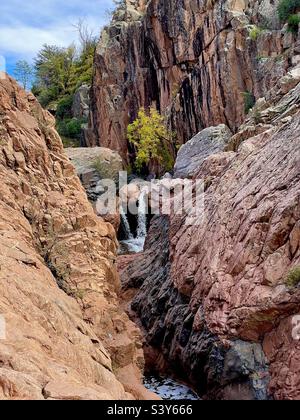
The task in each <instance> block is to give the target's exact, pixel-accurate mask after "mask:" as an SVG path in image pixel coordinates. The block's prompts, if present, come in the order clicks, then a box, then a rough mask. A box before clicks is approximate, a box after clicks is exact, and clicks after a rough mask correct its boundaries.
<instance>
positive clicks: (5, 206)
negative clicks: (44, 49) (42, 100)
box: [0, 77, 147, 399]
mask: <svg viewBox="0 0 300 420" xmlns="http://www.w3.org/2000/svg"><path fill="white" fill-rule="evenodd" d="M54 125H55V122H54V119H53V118H52V116H51V115H50V114H48V113H46V112H45V111H43V110H42V108H41V107H40V106H39V104H38V103H37V101H36V100H35V98H34V97H33V96H32V95H30V94H26V93H25V92H24V91H23V90H21V89H20V88H19V87H18V85H17V84H16V83H15V82H14V81H12V80H11V79H10V78H8V77H6V79H5V80H1V81H0V177H1V185H0V213H1V220H0V237H1V240H0V279H1V281H0V314H1V315H2V316H3V317H4V319H5V322H6V337H4V339H0V398H1V399H29V398H30V399H44V398H49V399H128V398H134V397H137V398H146V397H147V394H146V393H144V390H143V387H142V386H141V385H139V383H138V377H139V375H140V371H139V369H140V368H142V367H143V355H142V352H141V350H140V347H141V343H140V335H139V331H138V330H137V328H136V327H135V326H134V325H133V324H132V323H131V322H130V321H129V319H128V317H127V316H126V315H125V314H124V313H123V312H122V310H121V309H120V307H119V303H118V298H117V294H116V292H117V291H118V289H119V286H120V285H119V278H118V274H117V271H116V267H115V255H116V250H117V243H116V238H115V232H114V229H113V227H112V226H111V225H110V224H107V223H105V222H104V221H103V220H102V219H100V218H97V217H96V215H95V214H94V212H93V209H92V207H91V206H90V204H89V203H88V200H87V197H86V194H85V193H84V190H83V188H82V186H81V184H80V181H79V179H78V178H77V176H76V173H75V170H74V168H73V166H72V164H71V163H70V161H69V160H68V158H67V157H66V156H65V154H64V151H63V146H62V143H61V140H60V138H59V137H58V135H57V133H56V131H55V129H54ZM1 319H2V318H1ZM1 338H3V337H1ZM120 381H123V384H122V383H121V382H120ZM124 385H125V388H124ZM126 391H129V392H130V394H129V393H128V392H126Z"/></svg>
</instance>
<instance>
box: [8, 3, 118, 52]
mask: <svg viewBox="0 0 300 420" xmlns="http://www.w3.org/2000/svg"><path fill="white" fill-rule="evenodd" d="M110 7H112V0H84V1H82V0H65V1H60V0H40V1H39V3H37V2H36V1H33V0H27V1H26V2H24V0H9V1H2V2H1V3H0V54H1V55H3V56H9V57H13V58H15V59H16V60H18V59H28V60H31V59H32V58H33V57H34V56H35V55H36V53H37V52H38V51H39V49H40V48H41V47H42V45H43V44H45V43H47V44H55V45H59V46H66V45H69V44H70V43H71V42H73V41H75V40H76V37H77V35H76V30H75V29H74V27H73V26H72V25H73V24H74V23H76V22H77V21H78V19H79V18H85V20H86V22H87V23H88V25H89V27H90V28H92V29H93V30H94V32H95V34H98V33H99V32H100V29H101V27H102V26H103V24H104V23H105V10H107V9H109V8H110Z"/></svg>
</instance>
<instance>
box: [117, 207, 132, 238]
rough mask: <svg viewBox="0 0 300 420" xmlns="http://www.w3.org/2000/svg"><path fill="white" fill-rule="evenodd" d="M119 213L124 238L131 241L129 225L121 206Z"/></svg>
mask: <svg viewBox="0 0 300 420" xmlns="http://www.w3.org/2000/svg"><path fill="white" fill-rule="evenodd" d="M120 214H121V221H122V225H123V228H124V232H125V234H126V240H130V241H131V240H132V239H133V234H132V233H131V230H130V225H129V222H128V219H127V216H126V213H125V211H124V208H123V206H120Z"/></svg>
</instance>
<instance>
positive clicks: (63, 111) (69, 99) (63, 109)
mask: <svg viewBox="0 0 300 420" xmlns="http://www.w3.org/2000/svg"><path fill="white" fill-rule="evenodd" d="M72 105H73V95H69V96H66V97H64V98H63V99H61V100H60V101H59V102H58V104H57V109H56V117H57V118H59V119H61V120H63V119H64V118H72Z"/></svg>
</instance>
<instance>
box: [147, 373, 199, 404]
mask: <svg viewBox="0 0 300 420" xmlns="http://www.w3.org/2000/svg"><path fill="white" fill-rule="evenodd" d="M144 386H145V388H147V389H148V390H149V391H152V392H154V393H155V394H157V395H158V396H159V397H161V398H162V399H163V400H186V401H196V400H199V399H200V398H199V397H198V395H197V394H195V392H194V391H192V390H191V389H190V388H189V387H188V386H186V385H183V384H180V383H179V382H177V381H175V380H174V379H170V378H163V377H158V376H148V377H146V378H145V379H144Z"/></svg>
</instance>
